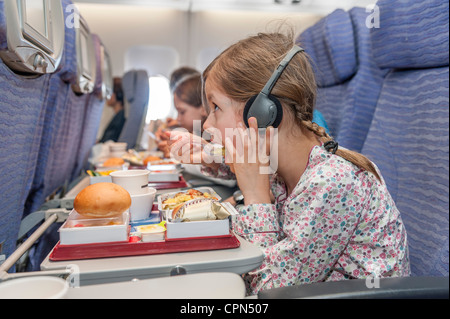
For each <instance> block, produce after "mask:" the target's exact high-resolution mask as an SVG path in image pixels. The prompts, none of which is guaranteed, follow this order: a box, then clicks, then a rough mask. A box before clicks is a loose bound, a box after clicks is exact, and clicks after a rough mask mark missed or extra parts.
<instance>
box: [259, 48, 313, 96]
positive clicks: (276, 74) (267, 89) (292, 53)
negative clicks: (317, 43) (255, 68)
mask: <svg viewBox="0 0 450 319" xmlns="http://www.w3.org/2000/svg"><path fill="white" fill-rule="evenodd" d="M303 51H305V50H304V49H303V48H301V47H299V46H298V45H294V47H293V48H292V49H291V50H290V51H289V52H288V53H287V54H286V56H285V57H284V58H283V60H282V61H281V62H280V64H279V65H278V67H277V68H276V70H275V71H274V72H273V74H272V76H271V77H270V79H269V81H267V83H266V85H265V86H264V88H263V89H262V90H261V93H262V94H264V95H269V94H270V92H272V89H273V87H274V86H275V83H277V81H278V79H279V78H280V76H281V74H282V73H283V71H284V69H286V67H287V65H288V64H289V62H291V60H292V59H293V58H294V56H295V55H296V54H297V53H299V52H303Z"/></svg>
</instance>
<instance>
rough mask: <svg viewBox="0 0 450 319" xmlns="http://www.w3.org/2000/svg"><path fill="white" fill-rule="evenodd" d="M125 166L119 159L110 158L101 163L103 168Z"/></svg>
mask: <svg viewBox="0 0 450 319" xmlns="http://www.w3.org/2000/svg"><path fill="white" fill-rule="evenodd" d="M123 164H125V161H124V160H123V159H122V158H120V157H111V158H109V159H107V160H106V161H104V162H103V167H111V166H120V165H123Z"/></svg>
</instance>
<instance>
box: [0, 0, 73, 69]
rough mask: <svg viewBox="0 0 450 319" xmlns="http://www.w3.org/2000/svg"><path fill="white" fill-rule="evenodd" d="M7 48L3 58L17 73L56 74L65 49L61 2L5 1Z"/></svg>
mask: <svg viewBox="0 0 450 319" xmlns="http://www.w3.org/2000/svg"><path fill="white" fill-rule="evenodd" d="M4 10H5V16H6V28H7V42H8V48H7V49H6V50H2V51H0V57H1V58H2V60H3V61H4V63H5V64H6V65H8V67H9V68H11V69H12V70H13V71H15V72H18V73H26V74H46V73H54V72H55V71H56V70H57V69H58V67H59V64H60V62H61V58H62V54H63V48H64V14H63V10H62V5H61V1H60V0H40V1H36V0H17V1H4Z"/></svg>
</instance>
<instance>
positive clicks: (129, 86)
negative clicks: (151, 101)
mask: <svg viewBox="0 0 450 319" xmlns="http://www.w3.org/2000/svg"><path fill="white" fill-rule="evenodd" d="M148 87H149V82H148V75H147V71H145V70H131V71H128V72H126V73H125V74H124V75H123V78H122V89H123V94H124V96H125V99H126V100H127V102H128V103H133V102H134V101H135V100H136V99H138V98H139V97H140V96H141V94H142V92H146V91H147V92H148ZM142 98H144V99H148V93H147V96H143V97H142Z"/></svg>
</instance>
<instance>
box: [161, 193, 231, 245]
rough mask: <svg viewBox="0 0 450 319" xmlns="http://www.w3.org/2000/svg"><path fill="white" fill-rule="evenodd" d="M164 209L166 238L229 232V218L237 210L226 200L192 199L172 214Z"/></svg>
mask: <svg viewBox="0 0 450 319" xmlns="http://www.w3.org/2000/svg"><path fill="white" fill-rule="evenodd" d="M172 214H173V212H172V211H166V212H165V214H163V216H165V220H166V221H167V222H166V228H167V233H166V237H167V239H181V238H199V237H217V236H226V235H229V234H230V225H231V218H232V216H233V215H237V214H238V212H237V211H236V209H235V208H234V207H233V205H231V204H230V203H228V202H224V203H219V202H218V201H215V200H212V199H194V200H192V201H189V202H186V203H185V204H184V205H183V206H182V207H181V208H180V209H179V210H178V211H177V212H176V214H175V216H172Z"/></svg>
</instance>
